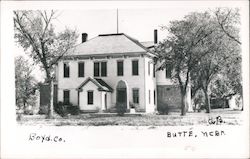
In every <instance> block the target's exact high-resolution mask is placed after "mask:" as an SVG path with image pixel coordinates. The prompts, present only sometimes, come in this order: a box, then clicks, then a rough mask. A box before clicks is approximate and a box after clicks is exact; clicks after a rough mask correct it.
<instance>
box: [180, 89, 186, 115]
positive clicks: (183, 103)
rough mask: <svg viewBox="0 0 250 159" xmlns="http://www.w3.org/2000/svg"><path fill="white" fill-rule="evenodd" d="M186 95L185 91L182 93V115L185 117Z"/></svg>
mask: <svg viewBox="0 0 250 159" xmlns="http://www.w3.org/2000/svg"><path fill="white" fill-rule="evenodd" d="M185 103H186V93H185V91H184V92H183V91H181V115H182V116H184V115H186V107H185V105H186V104H185Z"/></svg>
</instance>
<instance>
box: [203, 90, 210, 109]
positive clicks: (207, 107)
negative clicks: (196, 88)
mask: <svg viewBox="0 0 250 159" xmlns="http://www.w3.org/2000/svg"><path fill="white" fill-rule="evenodd" d="M204 93H205V104H206V113H210V112H211V106H210V98H209V95H208V94H207V90H204Z"/></svg>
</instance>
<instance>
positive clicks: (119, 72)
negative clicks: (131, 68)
mask: <svg viewBox="0 0 250 159" xmlns="http://www.w3.org/2000/svg"><path fill="white" fill-rule="evenodd" d="M117 76H123V61H117Z"/></svg>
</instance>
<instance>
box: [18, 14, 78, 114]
mask: <svg viewBox="0 0 250 159" xmlns="http://www.w3.org/2000/svg"><path fill="white" fill-rule="evenodd" d="M56 18H57V16H56V12H55V11H53V10H52V11H50V12H49V11H40V10H38V11H14V28H15V38H16V40H17V43H18V44H20V45H21V46H22V47H23V48H24V50H25V51H26V53H27V54H28V55H29V56H30V57H31V58H32V59H33V61H34V62H35V63H36V64H39V65H40V66H41V68H42V70H43V71H44V72H45V74H46V79H45V82H47V83H48V84H49V85H50V86H51V90H50V94H51V95H50V106H49V109H48V110H49V111H48V117H52V115H53V91H52V90H53V84H52V83H53V69H54V66H55V65H56V64H57V62H58V61H59V60H60V59H61V58H62V57H63V56H64V55H65V54H66V53H67V51H68V50H69V49H70V48H71V47H72V46H73V45H74V44H75V43H76V40H77V37H78V35H77V33H76V31H75V30H70V29H67V28H66V29H65V30H64V31H63V32H60V33H56V32H55V29H54V26H53V24H52V21H53V20H55V19H56Z"/></svg>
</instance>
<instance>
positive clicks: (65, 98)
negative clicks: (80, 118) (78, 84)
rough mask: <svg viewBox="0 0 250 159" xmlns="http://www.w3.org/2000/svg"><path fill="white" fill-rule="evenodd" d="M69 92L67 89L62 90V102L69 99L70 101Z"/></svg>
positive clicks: (66, 102) (65, 102)
mask: <svg viewBox="0 0 250 159" xmlns="http://www.w3.org/2000/svg"><path fill="white" fill-rule="evenodd" d="M69 98H70V92H69V90H64V91H63V103H64V104H69V101H70V99H69Z"/></svg>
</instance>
